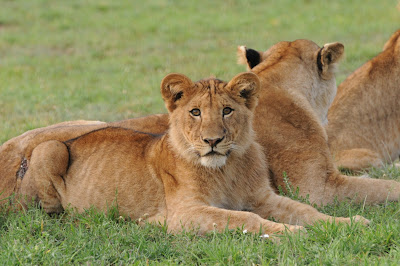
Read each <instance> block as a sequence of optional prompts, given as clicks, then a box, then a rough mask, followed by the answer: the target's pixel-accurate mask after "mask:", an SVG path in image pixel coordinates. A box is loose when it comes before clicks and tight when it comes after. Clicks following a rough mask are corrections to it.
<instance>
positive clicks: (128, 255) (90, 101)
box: [0, 0, 400, 265]
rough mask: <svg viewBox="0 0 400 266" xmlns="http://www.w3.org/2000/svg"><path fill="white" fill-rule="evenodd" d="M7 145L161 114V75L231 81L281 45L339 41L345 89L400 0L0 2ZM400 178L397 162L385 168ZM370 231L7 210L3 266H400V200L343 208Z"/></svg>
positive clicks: (331, 209)
mask: <svg viewBox="0 0 400 266" xmlns="http://www.w3.org/2000/svg"><path fill="white" fill-rule="evenodd" d="M0 6H1V8H0V132H1V133H0V144H1V143H3V142H4V141H6V140H7V139H10V138H12V137H14V136H16V135H19V134H21V133H23V132H24V131H26V130H29V129H33V128H37V127H41V126H46V125H49V124H53V123H56V122H61V121H65V120H77V119H92V120H103V121H115V120H120V119H125V118H132V117H137V116H142V115H146V114H150V113H160V112H165V108H164V106H163V103H162V100H161V97H160V94H159V84H160V81H161V79H162V78H163V77H164V76H165V75H167V74H168V73H170V72H180V73H184V74H186V75H188V76H189V77H191V78H192V79H193V80H197V79H200V78H204V77H208V76H210V75H215V76H217V77H218V78H221V79H225V80H228V79H230V78H231V77H233V76H234V75H235V74H237V73H238V72H240V71H243V70H245V68H244V67H243V66H238V65H237V64H236V47H237V46H238V45H243V44H245V45H247V46H248V47H251V48H255V49H259V50H265V49H267V48H268V47H269V46H271V45H273V44H274V43H276V42H278V41H282V40H295V39H299V38H306V39H311V40H313V41H315V42H316V43H317V44H319V45H323V44H324V43H328V42H334V41H339V42H342V43H343V44H344V45H345V50H346V58H345V59H344V60H343V61H342V63H341V66H340V69H339V72H338V75H337V78H338V82H340V81H342V80H343V79H344V78H345V77H346V76H347V75H349V74H350V73H351V72H352V71H354V70H355V69H356V68H357V67H358V66H360V65H361V64H362V63H364V62H365V61H367V60H368V59H370V58H372V57H373V56H374V55H376V54H377V53H378V52H380V51H381V50H382V47H383V44H384V43H385V41H386V40H387V39H388V38H389V36H390V35H391V34H392V33H393V32H394V31H395V30H397V29H398V28H399V25H400V24H399V21H400V5H399V3H398V1H397V0H392V1H388V0H383V1H379V2H377V1H374V0H355V1H344V0H340V1H313V0H304V1H296V2H295V1H289V0H282V1H239V0H226V1H213V0H203V1H194V0H193V1H192V0H187V1H172V0H171V1H168V0H153V1H137V0H136V1H128V0H121V1H112V0H86V1H79V0H70V1H50V0H48V1H45V0H35V1H29V0H25V1H24V0H0ZM373 174H374V176H376V177H381V176H383V175H386V177H388V178H393V179H397V180H400V172H399V171H398V170H396V169H394V168H392V167H390V166H388V167H387V168H386V169H384V170H383V172H382V171H379V170H376V171H374V172H373ZM321 211H323V212H325V213H329V214H331V215H340V216H349V215H355V214H361V215H363V216H365V217H366V218H368V219H371V220H372V224H371V226H369V227H368V228H362V227H361V226H359V225H355V226H344V225H340V226H337V225H332V224H326V223H325V224H324V223H322V224H318V225H315V226H312V227H309V228H308V234H307V235H305V236H298V235H296V236H284V237H282V239H281V241H280V243H279V244H272V243H271V242H270V241H268V240H262V239H260V238H259V236H257V235H251V234H243V233H242V232H241V231H240V230H238V231H236V232H226V233H224V234H210V235H207V236H205V237H199V236H196V235H194V234H191V233H185V234H182V235H178V236H173V235H169V234H167V233H166V232H165V228H163V227H161V228H159V227H154V226H150V225H146V226H144V227H142V228H141V227H139V226H138V225H136V224H135V223H134V222H131V221H126V220H123V219H120V218H119V215H118V213H117V212H113V213H112V214H109V215H104V214H99V213H96V212H95V211H93V210H91V211H88V213H85V214H75V213H73V212H68V213H67V214H66V215H62V216H57V217H49V216H47V215H46V214H44V213H42V212H41V211H40V210H35V209H32V210H29V211H27V212H26V213H6V212H5V211H0V262H1V264H69V263H74V264H81V263H85V262H87V261H89V262H93V263H96V264H97V263H103V264H111V263H115V264H119V263H122V264H125V263H140V264H145V263H150V264H153V263H160V262H161V263H190V264H194V263H206V264H215V263H221V264H252V263H255V264H278V263H283V264H307V263H312V264H335V265H336V264H357V265H358V264H393V265H397V264H398V263H399V262H400V205H399V203H387V204H382V205H379V206H362V205H354V204H350V203H337V204H334V205H331V206H326V207H324V208H321Z"/></svg>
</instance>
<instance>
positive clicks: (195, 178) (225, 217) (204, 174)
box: [17, 72, 368, 234]
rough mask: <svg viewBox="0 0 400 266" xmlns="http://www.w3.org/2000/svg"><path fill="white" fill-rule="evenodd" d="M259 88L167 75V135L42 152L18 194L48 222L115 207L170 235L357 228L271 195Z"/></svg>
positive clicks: (249, 77)
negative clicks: (332, 225) (258, 129)
mask: <svg viewBox="0 0 400 266" xmlns="http://www.w3.org/2000/svg"><path fill="white" fill-rule="evenodd" d="M259 86H260V83H259V79H258V77H257V76H256V75H255V74H253V73H251V72H247V73H242V74H239V75H237V76H235V77H234V78H233V79H232V80H231V81H230V82H229V83H225V82H222V81H220V80H216V79H209V80H204V81H200V82H197V83H193V82H192V81H191V80H190V79H188V78H187V77H186V76H183V75H180V74H170V75H168V76H167V77H165V78H164V80H163V81H162V84H161V93H162V96H163V99H164V101H165V105H166V106H167V109H168V111H169V114H170V116H169V121H170V123H169V124H170V126H169V129H168V130H167V132H166V133H165V134H161V135H155V134H147V133H141V132H137V131H134V130H130V129H123V128H118V127H107V128H102V129H98V130H94V131H91V132H89V133H86V134H84V135H82V136H79V137H77V138H75V139H71V140H68V141H66V142H61V141H58V140H50V141H46V142H43V143H41V144H39V145H38V146H37V147H36V148H34V149H33V152H32V156H31V159H30V166H29V169H28V171H27V173H26V175H25V176H24V177H23V179H22V182H21V187H20V189H19V191H17V194H18V196H19V198H21V199H24V197H26V198H27V200H28V202H29V199H31V198H33V199H34V200H36V201H38V202H39V203H40V204H41V206H42V207H43V209H44V210H45V211H46V212H48V213H54V212H61V211H63V209H65V208H66V207H73V208H76V209H77V210H78V211H83V210H85V209H87V208H90V207H91V206H94V207H96V208H97V209H100V210H105V211H106V210H107V208H109V207H111V206H114V205H116V206H118V209H119V211H120V213H121V214H123V215H126V216H129V217H131V218H132V219H142V218H143V219H147V220H148V221H150V222H161V223H163V222H166V223H167V225H168V230H169V231H170V232H179V231H181V230H182V229H185V230H192V229H193V230H197V231H198V232H199V233H205V232H208V231H212V230H217V231H223V230H224V229H225V228H230V229H234V228H238V227H240V228H244V229H247V230H248V231H250V232H261V233H268V234H271V233H277V232H282V231H284V230H285V229H287V230H289V231H297V230H299V229H301V228H302V227H301V225H304V224H310V223H314V222H315V221H317V220H329V221H336V222H345V223H350V221H351V220H350V219H349V218H333V217H331V216H328V215H325V214H322V213H319V212H318V211H317V210H316V209H314V208H313V207H311V206H309V205H306V204H302V203H299V202H296V201H293V200H291V199H289V198H286V197H281V196H278V195H277V194H275V192H274V191H273V189H272V188H271V186H270V183H269V179H268V176H267V173H268V170H267V169H268V168H267V165H266V160H265V158H264V154H263V152H262V148H261V146H260V145H259V144H257V143H256V142H255V141H254V133H253V129H252V118H253V111H254V109H255V107H256V105H257V98H258V92H259ZM193 110H196V111H198V112H193ZM203 158H208V159H207V160H203ZM221 158H225V159H224V160H221ZM271 216H272V217H275V218H276V219H277V220H279V221H280V222H282V223H276V222H272V221H269V220H267V218H268V217H271ZM354 219H355V220H356V221H361V222H363V223H364V224H367V223H368V220H366V219H364V218H363V217H361V216H356V217H355V218H354ZM291 224H292V225H291Z"/></svg>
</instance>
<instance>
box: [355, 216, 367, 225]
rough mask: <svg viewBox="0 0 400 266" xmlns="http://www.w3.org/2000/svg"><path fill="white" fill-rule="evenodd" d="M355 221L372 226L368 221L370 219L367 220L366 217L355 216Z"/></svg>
mask: <svg viewBox="0 0 400 266" xmlns="http://www.w3.org/2000/svg"><path fill="white" fill-rule="evenodd" d="M353 221H354V222H357V223H358V222H360V223H361V224H363V225H369V224H370V222H371V221H370V220H368V219H366V218H364V217H362V216H361V215H356V216H353Z"/></svg>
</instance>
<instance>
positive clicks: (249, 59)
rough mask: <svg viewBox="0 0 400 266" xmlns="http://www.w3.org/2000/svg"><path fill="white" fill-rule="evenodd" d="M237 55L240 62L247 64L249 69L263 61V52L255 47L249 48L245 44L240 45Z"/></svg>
mask: <svg viewBox="0 0 400 266" xmlns="http://www.w3.org/2000/svg"><path fill="white" fill-rule="evenodd" d="M237 55H238V64H240V65H246V66H247V70H250V69H252V68H253V67H255V66H256V65H258V64H259V63H260V62H261V58H262V53H260V52H258V51H256V50H254V49H250V48H249V49H248V48H247V47H246V46H244V45H242V46H238V49H237Z"/></svg>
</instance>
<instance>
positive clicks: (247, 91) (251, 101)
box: [227, 72, 260, 110]
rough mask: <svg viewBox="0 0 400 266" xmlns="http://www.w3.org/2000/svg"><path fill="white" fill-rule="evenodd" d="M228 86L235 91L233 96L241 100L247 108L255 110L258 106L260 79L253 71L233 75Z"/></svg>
mask: <svg viewBox="0 0 400 266" xmlns="http://www.w3.org/2000/svg"><path fill="white" fill-rule="evenodd" d="M227 88H228V89H229V90H230V91H231V92H233V96H234V97H235V99H236V100H237V101H239V102H243V103H244V104H245V105H246V106H247V108H249V109H250V110H253V109H254V108H255V107H256V106H257V102H258V92H259V90H260V80H259V79H258V76H257V75H256V74H254V73H252V72H244V73H240V74H238V75H236V76H235V77H233V79H232V80H231V81H229V83H228V85H227Z"/></svg>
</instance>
